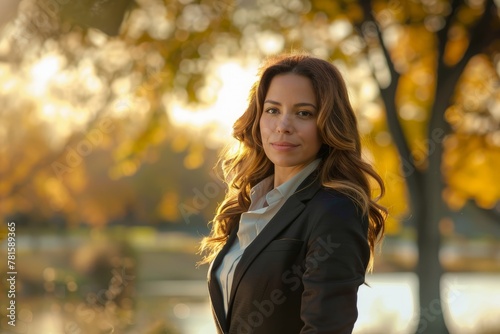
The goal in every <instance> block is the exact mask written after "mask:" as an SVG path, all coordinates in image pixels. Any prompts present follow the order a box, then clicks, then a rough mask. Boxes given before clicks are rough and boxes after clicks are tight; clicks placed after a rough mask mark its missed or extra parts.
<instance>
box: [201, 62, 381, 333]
mask: <svg viewBox="0 0 500 334" xmlns="http://www.w3.org/2000/svg"><path fill="white" fill-rule="evenodd" d="M234 136H235V138H236V139H237V140H238V141H239V143H240V147H239V150H238V151H237V152H236V153H232V154H230V153H229V151H228V152H227V153H226V156H225V157H223V159H222V162H223V164H222V167H223V171H224V174H225V178H226V182H227V184H228V187H229V189H228V191H227V193H226V197H225V199H224V201H223V202H222V203H221V204H220V206H219V208H218V210H217V215H216V216H215V218H214V220H213V226H212V231H211V234H210V236H209V237H206V238H205V239H204V240H203V241H202V244H201V250H202V252H203V253H204V254H205V257H204V260H203V261H202V263H211V265H210V268H209V272H208V286H209V292H210V300H211V304H212V310H213V314H214V318H215V322H216V326H217V330H218V332H219V333H231V334H233V333H235V334H236V333H269V334H275V333H276V334H281V333H283V334H292V333H351V332H352V329H353V326H354V323H355V321H356V319H357V306H356V302H357V291H358V287H359V285H361V284H363V283H364V281H365V272H366V271H367V270H368V269H370V268H371V262H372V258H373V251H374V248H375V244H376V243H377V242H378V240H380V238H381V237H382V236H383V233H384V222H385V218H386V210H385V209H384V208H383V207H382V206H380V205H379V204H377V203H376V200H374V199H372V198H371V193H372V189H371V183H370V179H372V180H374V181H375V183H377V184H378V186H379V188H380V192H381V196H382V195H383V193H384V185H383V182H382V179H381V178H380V176H379V175H378V174H377V173H376V172H375V171H374V170H373V168H372V167H371V166H370V165H369V164H367V163H366V162H365V161H363V160H362V158H361V145H360V138H359V133H358V130H357V122H356V118H355V115H354V112H353V110H352V107H351V105H350V103H349V99H348V95H347V89H346V86H345V83H344V81H343V79H342V77H341V75H340V73H339V72H338V70H337V69H336V68H335V67H334V66H333V65H332V64H330V63H329V62H327V61H324V60H320V59H317V58H314V57H311V56H307V55H282V56H279V57H276V58H274V59H271V60H270V61H269V62H268V63H267V64H266V65H265V66H264V67H263V68H262V70H261V75H260V80H259V81H258V82H257V83H256V85H255V86H254V87H253V88H252V91H251V94H250V100H249V106H248V108H247V110H246V111H245V113H244V114H243V115H242V116H241V117H240V118H239V119H238V120H237V121H236V123H235V124H234Z"/></svg>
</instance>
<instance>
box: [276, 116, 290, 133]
mask: <svg viewBox="0 0 500 334" xmlns="http://www.w3.org/2000/svg"><path fill="white" fill-rule="evenodd" d="M292 129H293V126H292V122H291V120H290V119H289V116H288V115H283V116H282V117H279V118H278V122H277V124H276V132H278V133H291V132H292Z"/></svg>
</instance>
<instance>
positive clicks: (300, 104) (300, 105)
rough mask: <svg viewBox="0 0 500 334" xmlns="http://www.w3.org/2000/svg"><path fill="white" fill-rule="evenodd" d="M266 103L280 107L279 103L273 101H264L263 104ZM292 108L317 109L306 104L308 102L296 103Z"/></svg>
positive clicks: (312, 105) (310, 104)
mask: <svg viewBox="0 0 500 334" xmlns="http://www.w3.org/2000/svg"><path fill="white" fill-rule="evenodd" d="M266 103H270V104H275V105H278V106H281V103H279V102H277V101H273V100H265V101H264V104H266ZM293 106H294V107H313V108H314V109H318V108H317V107H316V106H315V105H314V104H312V103H308V102H300V103H296V104H294V105H293Z"/></svg>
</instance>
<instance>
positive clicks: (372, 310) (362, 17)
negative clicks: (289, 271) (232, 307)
mask: <svg viewBox="0 0 500 334" xmlns="http://www.w3.org/2000/svg"><path fill="white" fill-rule="evenodd" d="M499 7H500V3H499V2H498V1H493V0H489V1H486V0H467V1H458V0H453V1H442V0H390V1H378V0H373V1H361V0H360V1H354V0H343V1H327V0H290V1H285V0H268V1H265V0H135V1H134V0H113V1H111V0H72V1H68V0H23V1H18V0H2V2H1V3H0V247H1V249H0V255H1V257H0V258H1V260H0V269H1V271H0V272H1V275H2V277H1V284H0V295H1V296H2V297H1V299H0V300H1V301H0V315H1V319H0V332H1V333H30V334H31V333H33V334H40V333H42V334H50V333H52V334H59V333H71V334H76V333H130V334H132V333H141V334H142V333H146V334H156V333H187V334H196V333H203V334H205V333H206V334H211V333H215V331H214V325H213V322H212V318H211V313H210V308H209V304H208V300H207V289H206V282H205V277H206V271H207V267H206V266H201V267H199V268H197V266H196V262H197V261H199V260H200V256H199V255H198V254H197V247H198V243H199V241H200V239H201V238H202V236H204V235H206V234H207V233H208V231H209V225H208V223H209V221H210V220H211V218H212V217H213V214H214V211H215V208H216V205H217V203H218V202H220V201H221V200H222V197H223V194H224V191H225V187H224V184H223V183H222V182H221V181H220V178H219V177H218V176H217V175H218V172H219V170H218V169H217V168H214V166H215V164H216V162H217V158H218V154H219V152H220V150H221V149H222V148H224V147H226V146H228V145H232V144H233V143H234V141H233V139H232V137H231V126H232V123H233V122H234V121H235V120H236V118H237V117H238V116H239V115H241V114H242V113H243V111H244V110H245V107H246V98H247V94H248V91H249V89H250V87H251V85H252V84H253V83H254V81H255V80H256V74H257V70H258V66H259V63H260V62H261V61H262V60H263V59H264V58H265V57H267V56H269V55H272V54H276V53H280V52H286V51H292V50H304V51H307V52H310V53H312V54H314V55H316V56H318V57H321V58H324V59H328V60H330V61H332V62H333V63H334V64H335V65H336V66H337V67H338V68H339V69H340V70H341V72H342V73H343V74H344V76H345V79H346V81H347V83H348V86H349V93H350V97H351V102H352V104H353V106H354V107H355V110H356V113H357V116H358V119H359V129H360V131H361V134H362V136H363V143H364V156H365V158H366V159H367V160H369V161H371V162H372V163H373V164H374V165H375V167H376V169H377V170H378V172H379V173H380V174H381V175H382V176H383V177H384V180H385V182H386V185H387V195H386V196H385V197H384V198H383V200H382V203H383V204H384V205H386V206H387V207H388V208H389V211H390V217H389V221H388V225H387V228H386V231H387V236H386V238H385V241H384V243H383V245H382V246H381V247H380V249H379V252H378V253H377V255H376V260H375V270H374V272H373V273H372V274H369V275H367V283H368V284H369V285H370V286H369V287H368V286H362V287H361V289H360V293H359V301H358V306H359V319H358V322H357V324H356V327H355V333H384V334H389V333H432V334H441V333H448V332H449V333H500V242H499V238H500V172H499V170H500V169H499V168H500V85H499V82H500V80H499V75H500V19H499V13H500V10H499ZM8 224H10V225H9V226H12V225H15V238H16V259H15V269H16V271H17V275H16V296H15V301H16V326H12V325H9V323H8V322H9V321H10V320H11V319H9V318H8V317H7V315H8V314H9V311H8V310H7V307H8V306H9V302H10V300H11V298H10V297H9V298H7V296H8V293H9V289H10V285H9V281H7V278H8V277H10V276H8V275H7V274H6V273H7V272H9V271H11V270H9V268H8V267H7V264H8V263H7V258H8V242H7V241H8V240H7V237H8V232H9V230H8Z"/></svg>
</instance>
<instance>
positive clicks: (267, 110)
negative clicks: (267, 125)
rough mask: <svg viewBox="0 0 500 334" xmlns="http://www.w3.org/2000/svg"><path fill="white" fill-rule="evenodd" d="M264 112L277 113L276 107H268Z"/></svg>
mask: <svg viewBox="0 0 500 334" xmlns="http://www.w3.org/2000/svg"><path fill="white" fill-rule="evenodd" d="M266 112H267V113H268V114H277V113H278V109H276V108H269V109H266Z"/></svg>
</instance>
